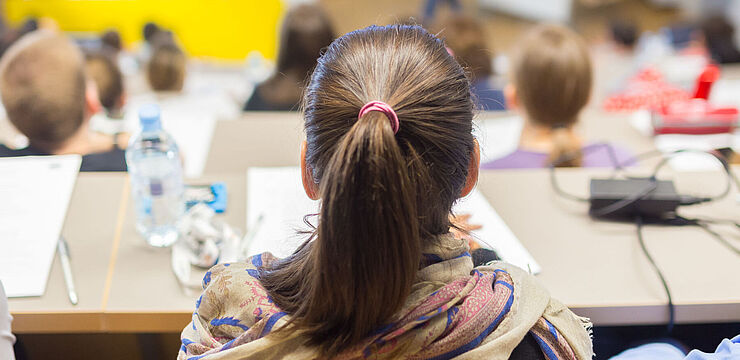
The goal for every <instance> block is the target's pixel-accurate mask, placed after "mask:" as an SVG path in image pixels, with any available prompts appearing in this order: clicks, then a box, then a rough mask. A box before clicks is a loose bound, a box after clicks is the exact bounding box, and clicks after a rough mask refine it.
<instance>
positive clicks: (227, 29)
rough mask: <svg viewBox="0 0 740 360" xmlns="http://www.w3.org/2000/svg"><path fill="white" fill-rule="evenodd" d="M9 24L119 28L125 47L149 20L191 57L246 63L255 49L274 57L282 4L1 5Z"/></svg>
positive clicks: (100, 0) (131, 0)
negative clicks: (45, 20) (35, 20)
mask: <svg viewBox="0 0 740 360" xmlns="http://www.w3.org/2000/svg"><path fill="white" fill-rule="evenodd" d="M4 6H5V14H6V16H7V19H8V20H9V21H10V22H11V24H17V23H18V22H20V21H23V20H24V19H25V18H27V17H29V16H36V17H50V18H52V19H54V20H56V21H57V23H58V24H59V27H60V28H61V29H62V30H65V31H81V32H101V31H103V30H105V29H108V28H117V29H119V31H120V32H121V36H122V37H123V40H124V42H126V43H127V44H129V45H130V44H132V43H135V42H137V41H139V40H140V39H141V29H142V26H143V25H144V24H145V23H146V22H148V21H154V22H156V23H157V24H159V25H161V26H163V27H165V28H169V29H171V30H172V31H174V33H175V34H176V35H177V37H178V40H179V41H180V43H181V44H182V45H183V47H184V48H185V50H186V51H187V52H188V54H189V55H191V56H197V57H213V58H221V59H234V60H240V59H244V58H245V56H246V55H247V53H249V52H250V51H252V50H258V51H260V52H261V53H262V55H263V56H265V57H267V58H271V59H272V58H274V57H275V52H276V45H277V40H276V39H277V32H278V30H277V24H278V20H279V17H280V15H281V11H282V5H281V2H280V0H5V1H4Z"/></svg>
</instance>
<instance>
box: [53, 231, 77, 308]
mask: <svg viewBox="0 0 740 360" xmlns="http://www.w3.org/2000/svg"><path fill="white" fill-rule="evenodd" d="M57 250H58V251H59V259H60V260H61V261H62V271H63V272H64V282H65V283H67V293H68V295H69V301H70V302H71V303H72V305H77V290H75V283H74V280H73V279H72V266H71V265H70V264H69V247H68V246H67V240H65V239H64V237H63V236H59V243H58V244H57Z"/></svg>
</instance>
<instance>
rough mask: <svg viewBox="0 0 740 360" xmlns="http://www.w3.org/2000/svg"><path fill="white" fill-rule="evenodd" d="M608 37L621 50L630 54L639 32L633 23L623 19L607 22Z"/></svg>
mask: <svg viewBox="0 0 740 360" xmlns="http://www.w3.org/2000/svg"><path fill="white" fill-rule="evenodd" d="M609 35H610V38H611V40H612V41H613V42H614V44H616V45H617V46H618V47H619V48H620V49H621V50H624V51H628V52H631V51H633V50H634V49H635V45H637V40H638V37H639V35H640V34H639V31H638V29H637V25H635V23H634V22H632V21H629V20H625V19H612V20H611V21H609Z"/></svg>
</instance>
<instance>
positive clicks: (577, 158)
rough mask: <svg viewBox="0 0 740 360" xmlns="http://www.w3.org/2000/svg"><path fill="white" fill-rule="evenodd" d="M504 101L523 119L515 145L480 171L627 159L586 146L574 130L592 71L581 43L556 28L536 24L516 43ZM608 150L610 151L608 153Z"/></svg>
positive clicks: (593, 164) (619, 152)
mask: <svg viewBox="0 0 740 360" xmlns="http://www.w3.org/2000/svg"><path fill="white" fill-rule="evenodd" d="M518 47H519V48H518V53H517V54H516V56H515V58H514V60H513V64H512V69H511V71H510V74H509V76H510V79H511V80H510V83H509V85H507V86H506V88H505V90H504V91H505V93H506V103H507V105H508V106H509V107H511V108H514V109H517V110H519V111H520V112H521V114H522V117H523V118H524V127H523V129H522V133H521V137H520V139H519V147H518V148H517V149H516V150H515V151H514V152H512V153H510V154H508V155H506V156H504V157H502V158H499V159H496V160H493V161H490V162H488V163H485V164H483V168H484V169H508V168H541V167H547V166H549V165H550V164H552V163H554V162H555V163H557V165H558V166H563V167H578V166H584V167H599V166H602V167H609V166H614V165H615V161H613V160H612V154H611V150H613V151H614V153H615V157H616V162H620V163H621V162H624V161H627V160H628V159H630V157H631V156H630V155H629V153H628V152H627V151H626V150H624V149H621V148H619V147H616V146H613V145H608V146H604V145H603V144H587V143H586V142H585V140H584V139H583V138H581V136H580V135H579V134H578V132H577V131H576V125H577V124H578V121H579V117H580V114H581V111H582V110H583V108H584V107H585V106H586V104H587V103H588V101H589V98H590V96H591V88H592V68H591V58H590V56H589V53H588V49H587V48H586V45H585V43H584V41H583V39H581V37H580V36H578V35H577V34H576V33H574V32H573V31H572V30H570V29H568V28H566V27H563V26H560V25H540V26H537V27H535V28H534V29H532V30H530V31H529V32H528V33H527V34H525V36H524V39H523V40H522V41H521V43H519V44H518ZM610 148H611V149H610Z"/></svg>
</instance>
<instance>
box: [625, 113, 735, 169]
mask: <svg viewBox="0 0 740 360" xmlns="http://www.w3.org/2000/svg"><path fill="white" fill-rule="evenodd" d="M630 124H632V126H633V127H634V128H635V129H637V130H638V131H640V133H642V134H643V135H645V136H652V133H653V127H652V125H651V123H650V112H649V111H647V110H640V111H636V112H635V113H634V114H632V116H631V117H630ZM653 140H654V142H655V147H656V148H657V149H658V150H660V151H661V152H663V153H664V154H667V153H670V152H674V151H676V150H680V149H692V150H702V151H709V150H714V149H719V148H723V147H729V148H732V149H733V150H735V151H739V150H740V131H738V132H735V133H734V134H709V135H690V134H663V135H657V136H654V137H653ZM668 164H670V166H671V168H672V169H673V170H676V171H709V170H721V169H722V166H721V165H720V164H719V163H718V162H717V160H716V159H713V158H712V156H711V155H708V154H707V155H704V154H699V153H690V152H687V153H682V154H680V155H676V156H674V157H673V158H671V159H670V160H669V162H668Z"/></svg>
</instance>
